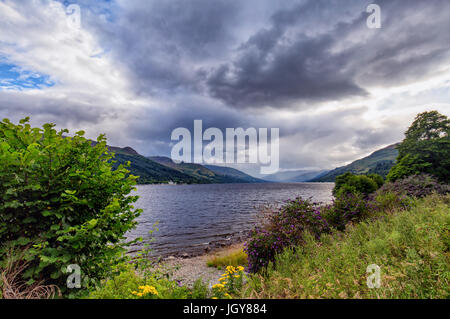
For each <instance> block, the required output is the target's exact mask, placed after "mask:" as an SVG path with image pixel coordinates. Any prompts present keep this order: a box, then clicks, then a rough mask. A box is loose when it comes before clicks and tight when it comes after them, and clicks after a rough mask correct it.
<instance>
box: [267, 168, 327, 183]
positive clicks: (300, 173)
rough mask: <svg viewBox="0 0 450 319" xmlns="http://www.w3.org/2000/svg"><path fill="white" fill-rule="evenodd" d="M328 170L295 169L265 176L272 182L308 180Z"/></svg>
mask: <svg viewBox="0 0 450 319" xmlns="http://www.w3.org/2000/svg"><path fill="white" fill-rule="evenodd" d="M327 172H328V171H326V170H321V171H318V170H294V171H284V172H278V173H275V174H271V175H268V176H265V177H264V180H266V181H271V182H306V181H308V180H311V179H313V178H316V177H317V176H319V175H320V176H321V175H323V174H325V173H327Z"/></svg>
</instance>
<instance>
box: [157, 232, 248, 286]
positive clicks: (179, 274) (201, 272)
mask: <svg viewBox="0 0 450 319" xmlns="http://www.w3.org/2000/svg"><path fill="white" fill-rule="evenodd" d="M244 243H245V241H241V242H235V243H230V244H229V245H226V246H222V247H218V248H217V249H214V250H211V251H208V252H204V253H202V254H198V255H196V256H189V257H175V256H168V257H165V258H161V259H160V260H158V262H157V264H156V267H155V268H156V269H160V270H162V271H163V272H165V273H167V274H169V275H170V277H171V279H173V280H176V281H177V282H178V283H179V284H180V285H186V286H189V287H192V285H193V284H194V282H195V281H196V280H197V279H199V278H201V279H202V281H203V282H205V283H207V284H208V285H209V287H210V288H211V286H212V285H214V284H215V283H218V280H219V278H220V276H221V275H222V274H223V269H221V270H219V269H217V268H216V267H208V266H207V261H208V260H209V259H210V258H211V257H213V256H215V255H219V254H220V253H221V252H224V251H227V250H229V249H235V248H236V249H237V248H240V247H243V246H244Z"/></svg>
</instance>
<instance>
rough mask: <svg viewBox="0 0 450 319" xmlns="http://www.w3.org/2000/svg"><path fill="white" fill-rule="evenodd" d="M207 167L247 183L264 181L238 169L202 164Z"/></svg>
mask: <svg viewBox="0 0 450 319" xmlns="http://www.w3.org/2000/svg"><path fill="white" fill-rule="evenodd" d="M204 166H205V167H206V168H207V169H210V170H211V171H213V172H214V173H216V174H218V175H222V176H227V177H233V178H238V179H240V180H243V181H245V182H248V183H262V182H265V181H264V180H262V179H259V178H256V177H253V176H250V175H248V174H245V173H244V172H241V171H240V170H237V169H235V168H231V167H226V166H217V165H204Z"/></svg>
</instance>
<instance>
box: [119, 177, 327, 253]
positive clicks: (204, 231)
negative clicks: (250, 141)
mask: <svg viewBox="0 0 450 319" xmlns="http://www.w3.org/2000/svg"><path fill="white" fill-rule="evenodd" d="M333 186H334V183H255V184H199V185H139V186H138V188H137V191H136V193H137V195H139V200H138V201H137V203H136V205H135V207H139V208H142V209H143V210H144V211H143V213H142V214H141V216H139V217H138V219H137V221H138V225H137V227H136V228H135V229H134V230H132V231H131V232H129V233H128V235H127V237H128V239H133V238H136V237H143V238H144V240H147V241H148V240H149V238H150V236H149V234H148V232H149V230H151V229H152V226H153V224H154V223H155V222H159V225H158V228H159V231H157V232H155V233H154V235H153V236H154V241H153V242H152V243H151V247H152V249H153V251H154V253H155V254H157V255H162V256H167V255H179V254H183V253H198V252H200V251H203V250H204V249H205V247H207V246H211V245H214V244H217V243H219V242H223V241H224V240H232V239H235V238H239V237H241V236H243V235H245V234H246V233H247V232H248V231H249V230H250V229H251V228H252V226H253V223H254V221H255V217H256V212H257V211H258V207H260V206H261V205H265V204H274V203H281V202H283V201H285V200H288V199H293V198H295V197H297V196H301V197H303V198H311V199H312V200H313V201H315V202H322V203H329V202H330V201H331V198H332V195H331V190H332V188H333ZM139 248H140V247H139V246H138V245H136V246H134V247H131V249H130V251H134V250H137V249H139Z"/></svg>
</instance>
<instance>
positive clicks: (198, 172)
mask: <svg viewBox="0 0 450 319" xmlns="http://www.w3.org/2000/svg"><path fill="white" fill-rule="evenodd" d="M149 159H150V160H152V161H155V162H157V163H159V164H161V165H164V166H167V167H170V168H172V169H174V170H177V171H179V172H182V173H184V174H187V175H190V176H193V177H195V178H197V179H200V180H203V181H204V182H205V183H258V182H263V181H262V180H259V179H257V178H254V177H252V176H250V175H247V174H245V173H243V172H241V171H239V170H237V169H234V168H230V167H221V166H215V165H200V164H195V163H184V162H182V163H175V162H174V161H172V159H170V158H169V157H165V156H151V157H149Z"/></svg>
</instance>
